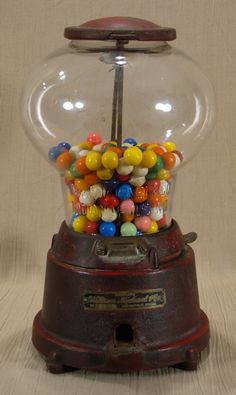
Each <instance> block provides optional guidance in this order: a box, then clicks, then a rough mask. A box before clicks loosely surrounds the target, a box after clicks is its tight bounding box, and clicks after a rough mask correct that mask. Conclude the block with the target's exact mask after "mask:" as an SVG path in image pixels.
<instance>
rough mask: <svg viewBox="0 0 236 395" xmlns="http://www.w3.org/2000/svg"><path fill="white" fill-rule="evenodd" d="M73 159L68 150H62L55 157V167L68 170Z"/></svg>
mask: <svg viewBox="0 0 236 395" xmlns="http://www.w3.org/2000/svg"><path fill="white" fill-rule="evenodd" d="M73 161H74V156H73V155H71V154H70V153H69V152H68V151H64V152H62V153H61V154H60V155H59V156H58V157H57V160H56V167H57V168H58V169H59V170H68V169H69V167H70V165H71V164H72V162H73Z"/></svg>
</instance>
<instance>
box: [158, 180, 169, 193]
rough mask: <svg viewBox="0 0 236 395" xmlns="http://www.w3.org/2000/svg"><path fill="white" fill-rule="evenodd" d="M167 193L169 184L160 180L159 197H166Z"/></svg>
mask: <svg viewBox="0 0 236 395" xmlns="http://www.w3.org/2000/svg"><path fill="white" fill-rule="evenodd" d="M169 191H170V184H169V183H168V182H167V181H166V180H161V181H160V188H159V193H160V194H161V195H168V193H169Z"/></svg>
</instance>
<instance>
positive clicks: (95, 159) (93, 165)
mask: <svg viewBox="0 0 236 395" xmlns="http://www.w3.org/2000/svg"><path fill="white" fill-rule="evenodd" d="M85 164H86V166H87V168H88V169H89V170H92V171H94V170H98V169H99V168H100V167H101V165H102V156H101V154H100V153H99V152H96V151H91V152H89V153H88V154H87V156H86V159H85Z"/></svg>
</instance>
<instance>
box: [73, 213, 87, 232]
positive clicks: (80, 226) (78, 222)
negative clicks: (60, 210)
mask: <svg viewBox="0 0 236 395" xmlns="http://www.w3.org/2000/svg"><path fill="white" fill-rule="evenodd" d="M86 223H87V218H86V217H85V215H80V216H79V217H77V218H75V219H74V221H73V222H72V228H73V230H74V231H75V232H79V233H82V232H83V231H84V228H85V225H86Z"/></svg>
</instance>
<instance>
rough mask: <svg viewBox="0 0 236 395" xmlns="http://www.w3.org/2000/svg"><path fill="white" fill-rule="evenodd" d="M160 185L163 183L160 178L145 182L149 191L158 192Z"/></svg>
mask: <svg viewBox="0 0 236 395" xmlns="http://www.w3.org/2000/svg"><path fill="white" fill-rule="evenodd" d="M160 185H161V182H160V180H149V181H147V182H146V184H145V186H146V187H147V190H148V193H156V192H158V191H159V188H160Z"/></svg>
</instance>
